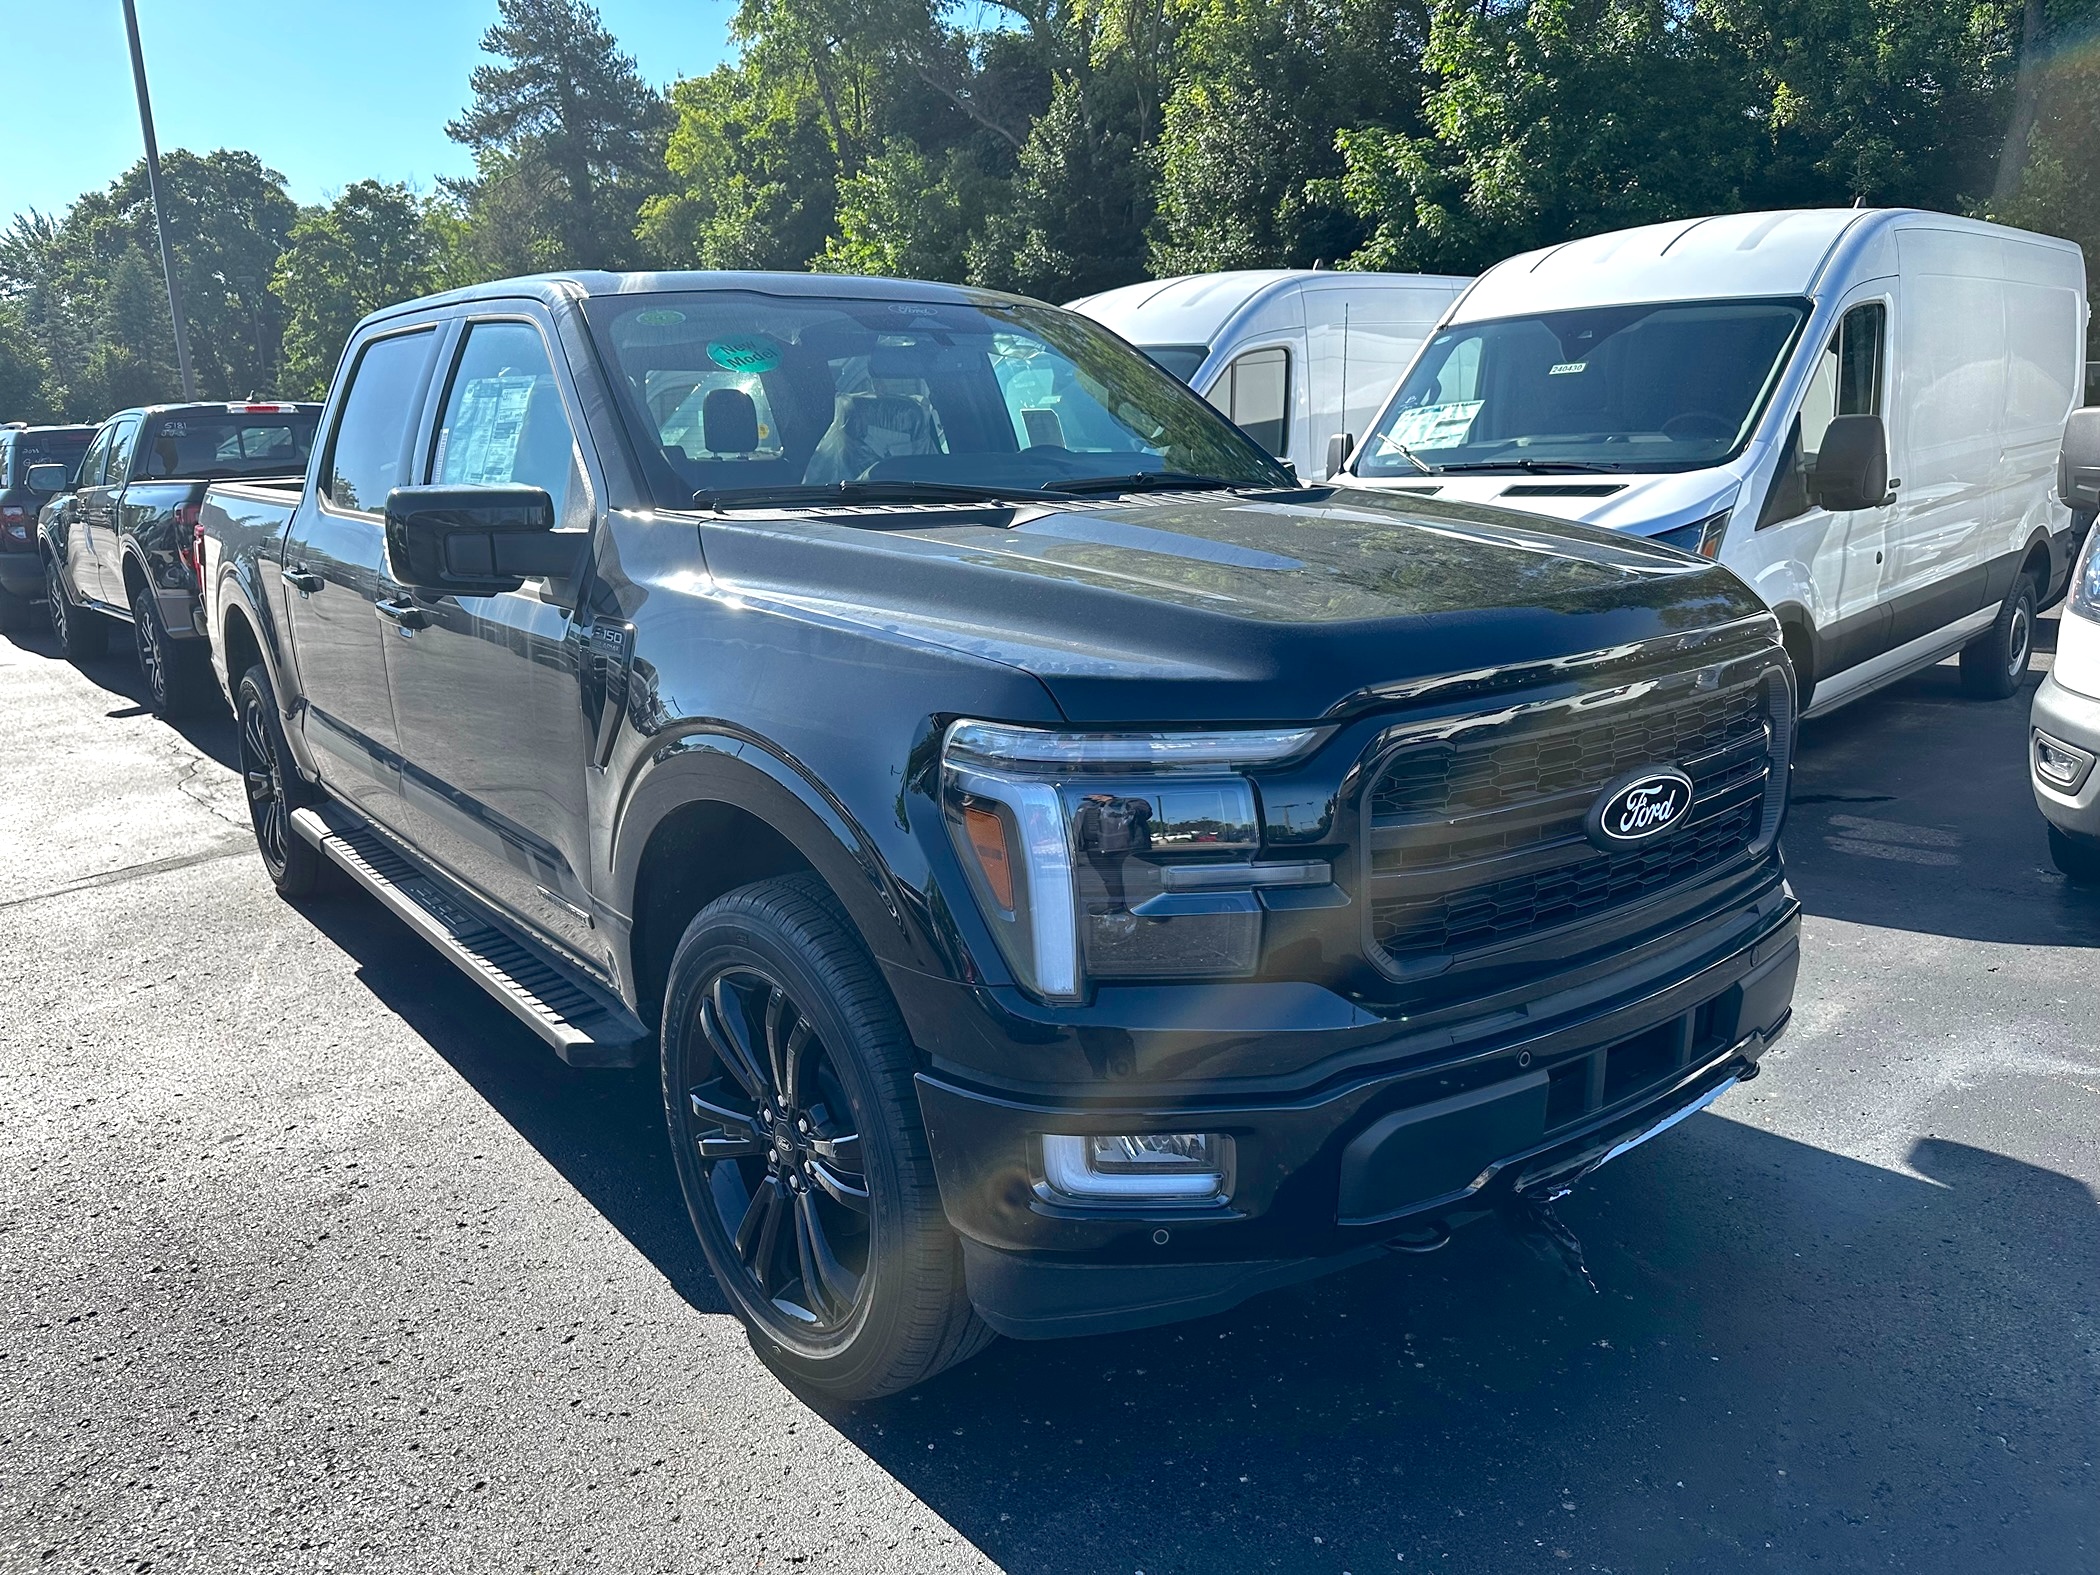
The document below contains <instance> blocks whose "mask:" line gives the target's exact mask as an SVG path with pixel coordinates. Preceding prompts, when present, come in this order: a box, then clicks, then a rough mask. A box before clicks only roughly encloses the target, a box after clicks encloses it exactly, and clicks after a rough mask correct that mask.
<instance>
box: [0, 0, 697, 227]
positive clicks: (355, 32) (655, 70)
mask: <svg viewBox="0 0 2100 1575" xmlns="http://www.w3.org/2000/svg"><path fill="white" fill-rule="evenodd" d="M597 3H598V10H599V13H600V15H602V16H603V17H604V19H605V25H606V26H607V27H608V28H610V29H611V31H612V33H613V35H614V36H615V37H616V38H618V39H619V41H620V47H621V48H622V49H624V50H625V51H626V52H627V53H628V54H630V55H633V56H634V57H635V60H636V62H637V63H638V64H639V65H640V67H641V71H642V75H643V76H644V77H645V78H646V79H648V80H649V81H651V82H653V83H655V84H657V85H658V86H662V85H664V84H666V83H668V82H670V81H672V80H673V79H675V78H678V77H682V76H692V75H695V74H696V73H699V72H703V71H706V70H708V69H709V68H711V67H712V66H714V65H715V64H717V63H718V62H719V61H721V60H723V59H726V58H727V57H728V56H729V54H730V52H731V51H730V45H729V19H730V17H731V16H732V15H734V14H735V10H736V6H735V0H597ZM137 5H138V11H139V32H140V35H141V37H142V38H143V39H144V41H145V48H146V70H147V73H148V75H149V77H150V78H151V81H152V86H153V116H154V123H155V127H156V129H157V130H158V132H159V134H160V145H161V148H162V150H163V151H166V150H167V149H169V148H191V149H194V150H195V151H197V152H200V153H206V152H209V151H211V150H212V149H213V148H221V147H234V148H246V149H248V150H249V151H251V152H253V153H254V154H256V155H257V156H258V157H259V158H261V160H262V161H263V163H264V164H266V165H268V166H269V167H270V168H272V169H275V170H278V171H281V172H282V173H283V175H284V176H285V178H286V180H287V181H288V182H289V183H290V187H291V193H292V196H293V197H294V198H296V199H297V200H298V201H300V202H315V201H318V200H320V199H321V198H322V197H324V196H326V195H328V194H329V193H332V192H336V191H340V190H341V189H342V188H343V187H344V186H347V185H348V184H350V182H352V181H354V180H361V179H364V178H365V177H367V176H371V177H375V178H377V179H380V180H407V181H412V182H414V183H415V184H416V185H418V186H419V187H421V188H423V189H425V190H427V189H429V188H430V187H431V186H432V185H434V184H435V182H436V179H437V177H439V176H441V175H458V174H463V173H465V172H467V171H468V170H469V169H470V168H471V167H472V162H471V160H470V159H469V158H468V157H467V154H466V150H465V149H464V148H461V147H460V146H458V145H457V144H456V143H454V142H452V141H450V140H449V139H447V137H446V136H445V122H446V121H447V120H448V119H450V118H451V117H452V116H453V115H455V114H457V113H458V112H459V111H460V109H461V108H462V107H464V105H465V104H466V101H467V73H468V72H470V71H471V70H473V68H474V66H475V65H476V63H477V62H479V61H480V60H481V59H482V58H483V57H482V55H481V50H480V42H481V35H482V32H483V31H484V30H485V29H486V28H487V27H488V25H489V23H490V22H492V21H494V20H495V16H496V5H495V0H137ZM0 18H4V21H5V38H6V45H5V48H6V53H7V60H8V71H7V90H6V91H5V93H0V148H5V149H7V150H8V153H9V157H7V158H5V159H0V221H4V219H5V217H6V216H7V215H10V214H14V213H18V212H20V211H21V210H22V209H24V208H29V207H35V208H42V209H45V210H46V211H56V210H60V209H63V208H64V207H65V206H66V204H68V203H70V202H71V201H72V200H73V199H74V198H75V197H77V196H79V195H80V193H82V192H83V191H89V190H92V189H93V188H95V187H98V186H104V185H107V184H108V183H109V182H110V181H111V180H113V179H115V178H116V176H118V175H119V174H121V173H122V172H123V170H124V169H125V168H126V167H127V166H129V165H130V164H131V163H132V162H133V161H134V160H136V159H137V158H138V157H139V155H140V152H141V146H140V142H139V121H138V110H137V107H136V105H135V104H134V102H133V99H132V93H131V62H130V58H129V56H128V55H127V54H126V53H125V47H124V13H123V7H122V5H121V4H120V3H119V0H13V3H10V4H8V5H6V6H4V7H0Z"/></svg>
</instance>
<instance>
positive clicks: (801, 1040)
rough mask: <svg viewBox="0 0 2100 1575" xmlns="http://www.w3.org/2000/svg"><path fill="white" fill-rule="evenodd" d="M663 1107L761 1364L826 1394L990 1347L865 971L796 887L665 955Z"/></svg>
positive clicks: (774, 885) (852, 1394)
mask: <svg viewBox="0 0 2100 1575" xmlns="http://www.w3.org/2000/svg"><path fill="white" fill-rule="evenodd" d="M665 997H666V998H665V1002H664V1018H663V1088H664V1107H665V1113H666V1116H667V1118H668V1121H669V1125H670V1131H671V1142H672V1146H673V1150H674V1153H673V1158H674V1161H675V1162H676V1165H677V1169H678V1180H679V1184H680V1186H681V1188H682V1189H683V1191H684V1193H685V1201H686V1208H687V1210H688V1211H689V1212H690V1214H691V1215H692V1220H693V1226H694V1229H695V1230H696V1231H697V1232H698V1233H699V1237H700V1246H701V1249H702V1250H703V1251H704V1252H705V1253H706V1255H707V1261H708V1265H709V1267H710V1268H712V1269H713V1270H714V1274H715V1278H716V1280H717V1281H718V1282H719V1283H720V1285H721V1287H722V1289H723V1291H724V1293H725V1294H726V1295H727V1296H728V1298H729V1300H730V1302H731V1303H732V1305H733V1306H734V1307H735V1308H736V1311H737V1314H738V1316H739V1317H741V1318H742V1319H743V1321H744V1324H745V1326H746V1328H748V1329H749V1330H750V1333H751V1338H752V1341H753V1343H754V1344H755V1345H757V1346H758V1348H759V1350H760V1352H761V1354H762V1355H764V1356H765V1357H766V1358H767V1359H768V1360H769V1361H771V1362H772V1363H773V1364H774V1365H775V1366H777V1367H778V1368H780V1369H781V1370H782V1371H784V1372H785V1373H787V1374H788V1375H789V1376H790V1377H792V1378H794V1379H795V1380H797V1381H798V1382H800V1383H802V1384H804V1385H806V1386H808V1387H809V1388H810V1389H813V1390H817V1391H820V1392H821V1393H823V1394H825V1395H828V1396H830V1397H832V1398H834V1399H841V1400H862V1399H868V1398H870V1397H872V1396H875V1395H882V1394H891V1393H894V1392H895V1391H897V1390H900V1389H905V1388H909V1387H910V1386H911V1385H913V1384H916V1383H919V1382H921V1381H922V1380H924V1379H927V1378H930V1377H932V1376H933V1375H934V1374H935V1373H937V1372H939V1371H941V1370H942V1369H943V1368H945V1367H948V1366H951V1365H953V1364H954V1363H956V1362H959V1361H962V1360H963V1359H964V1358H966V1357H968V1356H970V1355H972V1354H974V1353H975V1352H976V1351H978V1350H979V1349H981V1348H982V1347H983V1346H984V1345H986V1344H987V1343H989V1341H990V1339H991V1332H990V1330H988V1329H987V1328H986V1327H985V1326H984V1324H983V1323H982V1322H980V1321H979V1320H978V1318H977V1315H976V1313H975V1311H974V1310H973V1309H972V1308H971V1306H970V1303H969V1299H968V1297H967V1295H966V1294H965V1292H964V1289H963V1280H962V1250H961V1245H960V1243H959V1242H958V1241H957V1240H956V1238H955V1234H954V1232H952V1231H951V1230H950V1229H949V1228H948V1222H947V1218H946V1216H945V1215H944V1214H943V1213H942V1211H941V1201H940V1193H939V1188H938V1186H937V1184H936V1182H935V1180H934V1173H933V1160H932V1156H931V1155H930V1153H929V1152H928V1149H927V1143H926V1133H925V1129H924V1128H923V1127H922V1126H921V1124H920V1120H919V1108H918V1097H917V1095H916V1093H915V1092H914V1090H913V1086H912V1066H911V1045H910V1041H909V1039H908V1037H907V1036H906V1033H905V1029H904V1023H903V1020H902V1019H901V1018H900V1017H899V1016H898V1013H897V1008H896V1004H895V1003H894V1002H893V1001H892V1000H891V999H890V996H889V991H888V989H887V988H886V987H885V985H884V984H883V981H882V977H881V975H880V974H879V973H878V972H877V971H876V968H875V964H874V962H873V960H872V959H871V958H870V957H869V956H868V953H867V951H866V949H865V948H864V947H863V946H862V945H861V943H860V940H859V938H858V937H857V936H856V935H855V934H854V933H853V930H852V928H851V926H850V924H849V923H848V921H847V919H846V917H845V915H844V914H843V913H842V912H841V911H840V910H839V907H838V905H837V903H836V901H835V900H834V899H833V898H832V896H831V893H830V892H829V890H828V889H827V888H826V887H825V886H824V885H823V883H822V882H821V881H819V880H817V879H816V878H815V877H813V876H808V875H795V876H784V877H780V878H777V879H773V880H765V881H759V882H757V883H756V884H753V885H750V886H745V887H743V888H741V889H740V890H737V891H733V892H731V893H729V894H728V895H727V896H725V897H721V898H718V899H717V900H716V901H714V902H712V903H710V904H708V906H707V907H705V908H704V909H702V910H701V911H700V913H699V915H698V916H697V917H695V918H694V920H693V922H692V923H691V925H689V926H688V927H687V929H686V932H685V937H684V939H683V940H681V941H680V942H679V944H678V951H677V954H676V955H675V956H674V957H673V958H672V961H671V974H670V979H669V981H668V984H667V988H666V992H665Z"/></svg>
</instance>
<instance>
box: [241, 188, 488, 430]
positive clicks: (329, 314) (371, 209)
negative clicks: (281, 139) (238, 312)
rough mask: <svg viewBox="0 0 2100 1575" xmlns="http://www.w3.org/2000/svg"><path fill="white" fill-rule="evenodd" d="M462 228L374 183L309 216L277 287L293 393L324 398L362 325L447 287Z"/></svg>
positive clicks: (425, 203)
mask: <svg viewBox="0 0 2100 1575" xmlns="http://www.w3.org/2000/svg"><path fill="white" fill-rule="evenodd" d="M457 227H458V225H457V221H456V220H454V219H452V217H451V215H450V214H449V213H448V211H447V210H446V209H445V207H444V206H443V205H442V204H440V203H436V202H433V201H432V200H430V199H429V198H425V197H419V196H417V195H416V193H414V192H412V191H410V190H409V189H408V187H407V186H405V185H401V184H395V185H382V184H381V183H380V182H378V181H371V180H361V181H359V182H357V183H356V184H355V185H353V186H351V187H349V188H348V189H346V190H345V191H344V192H343V194H342V195H341V196H340V197H338V198H336V200H335V201H334V202H332V203H329V204H328V205H327V206H325V207H320V208H311V209H308V210H307V211H306V212H305V213H303V214H301V215H300V217H299V222H298V223H296V224H294V225H293V226H292V228H291V233H290V234H289V236H288V237H287V238H286V245H285V249H284V254H283V255H282V256H281V257H279V258H278V259H277V271H276V273H275V275H274V276H273V278H272V281H271V284H272V288H274V289H275V290H276V292H277V295H278V297H279V299H281V300H282V301H283V302H284V305H285V312H286V318H285V330H284V387H285V389H286V390H287V391H289V392H293V393H298V394H302V395H305V396H308V397H313V398H318V397H319V396H320V394H321V393H322V392H323V391H325V390H326V389H327V387H328V379H329V377H330V375H331V374H332V373H333V372H334V371H335V363H336V359H337V357H338V356H340V355H341V354H342V350H343V346H344V344H345V343H346V342H347V341H348V340H349V338H350V330H351V329H353V328H355V327H356V326H357V322H358V319H359V318H361V317H363V316H365V314H366V313H368V312H373V311H377V310H378V309H379V308H380V307H382V306H387V305H390V304H391V303H393V302H395V301H405V300H410V299H412V298H414V297H416V296H418V295H426V294H428V293H429V292H430V291H432V290H434V289H437V288H439V287H440V286H441V285H443V284H445V283H447V282H448V277H447V276H448V273H449V272H451V271H452V270H453V268H454V267H455V266H456V264H455V261H454V258H453V255H452V254H453V251H454V247H455V242H456V230H457Z"/></svg>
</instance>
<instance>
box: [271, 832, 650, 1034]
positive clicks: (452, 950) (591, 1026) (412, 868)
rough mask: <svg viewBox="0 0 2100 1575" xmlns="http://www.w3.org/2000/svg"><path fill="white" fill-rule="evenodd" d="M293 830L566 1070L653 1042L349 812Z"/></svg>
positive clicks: (537, 948) (548, 955) (626, 1016)
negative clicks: (525, 1029) (537, 1040)
mask: <svg viewBox="0 0 2100 1575" xmlns="http://www.w3.org/2000/svg"><path fill="white" fill-rule="evenodd" d="M292 830H293V831H294V832H296V833H297V834H298V835H299V836H300V837H302V838H304V839H305V840H306V841H308V842H310V843H312V844H313V845H314V847H315V848H316V849H318V850H319V851H320V853H321V855H322V856H323V857H324V858H326V859H328V860H329V861H330V862H331V863H333V864H335V865H336V866H338V867H339V868H340V869H341V870H342V871H343V872H344V873H345V874H347V875H348V876H349V877H350V878H351V879H352V880H354V881H356V882H357V883H358V885H360V886H362V887H364V888H365V890H366V891H369V892H370V893H371V894H372V895H373V896H375V897H377V898H378V899H379V900H380V901H381V902H383V903H385V904H386V905H387V906H388V907H389V908H391V909H393V911H394V912H395V913H396V914H398V915H399V916H400V917H401V918H402V919H404V920H406V921H407V922H408V925H409V927H410V928H411V929H413V930H415V931H416V932H417V933H418V934H420V935H421V936H422V937H423V938H424V939H425V940H426V941H428V942H430V944H431V945H433V946H435V947H436V948H437V949H438V950H439V951H440V952H442V953H443V954H444V955H445V956H446V957H448V958H450V959H451V960H452V962H453V963H454V964H455V965H456V966H457V967H458V968H459V970H460V971H461V972H462V973H464V974H465V975H466V976H467V977H468V978H470V979H472V980H473V981H474V982H475V983H476V984H478V985H480V986H481V987H482V988H483V989H484V990H486V991H488V993H489V994H490V995H493V996H494V997H495V998H496V999H497V1000H499V1001H501V1002H502V1003H503V1004H504V1005H505V1006H506V1007H508V1008H509V1009H510V1012H511V1015H512V1016H514V1017H516V1018H517V1019H518V1020H519V1021H520V1022H522V1023H523V1024H525V1026H526V1027H528V1028H530V1029H531V1030H532V1031H533V1032H534V1033H536V1034H538V1035H539V1036H540V1037H541V1038H542V1039H544V1040H546V1041H547V1043H548V1044H549V1045H551V1046H552V1047H553V1049H554V1053H555V1054H556V1055H558V1056H560V1057H561V1058H562V1059H563V1060H564V1061H566V1062H568V1063H569V1064H570V1065H571V1066H594V1067H595V1066H637V1065H639V1064H641V1062H642V1061H643V1060H645V1059H646V1058H647V1056H648V1054H649V1052H650V1050H651V1040H652V1038H653V1037H654V1036H653V1035H651V1033H650V1032H649V1030H648V1028H647V1027H646V1026H645V1025H644V1024H643V1022H642V1020H641V1019H640V1018H639V1017H637V1016H635V1015H634V1013H633V1012H631V1011H629V1010H628V1009H627V1005H626V1003H625V1002H623V1001H621V1000H620V999H619V998H618V997H617V996H615V995H614V994H613V993H612V992H611V991H609V990H607V989H606V988H605V987H604V986H603V985H601V984H598V983H597V982H596V981H594V980H592V979H589V978H587V977H585V976H584V975H583V973H582V972H581V971H580V970H578V969H577V968H575V967H573V966H571V965H569V964H568V963H566V962H564V961H562V960H561V959H560V958H559V957H558V956H556V955H555V954H554V953H553V952H551V951H550V950H548V948H546V947H545V946H542V945H540V944H538V943H537V942H534V941H531V940H528V939H527V938H526V937H524V936H523V935H521V934H519V933H518V932H517V931H516V930H515V929H513V928H512V927H511V926H510V925H509V924H506V923H505V922H504V921H503V920H501V919H499V918H497V917H496V916H495V914H494V913H492V912H490V911H489V909H488V906H487V904H485V903H483V902H482V901H481V900H480V899H479V898H477V897H474V896H472V895H470V894H469V893H467V892H464V891H462V890H461V889H460V888H459V887H458V886H456V885H455V884H454V883H453V882H451V881H449V880H446V879H445V878H444V877H442V876H440V875H437V874H435V873H433V872H432V871H430V870H428V869H426V868H424V866H423V865H422V864H420V863H418V862H417V861H416V860H415V859H414V858H412V857H411V856H410V855H409V854H408V853H406V852H405V851H404V850H403V849H402V848H401V847H400V846H398V845H397V844H396V843H395V842H394V841H393V840H392V839H391V838H389V837H387V836H386V835H384V834H383V833H381V832H380V831H378V830H376V829H375V828H374V827H373V826H372V825H371V823H370V822H369V821H366V820H365V819H364V818H363V817H362V816H360V815H358V814H357V813H356V812H355V811H353V810H348V809H345V808H343V807H342V806H340V805H336V804H329V805H326V806H323V807H320V808H309V809H298V810H294V811H293V812H292Z"/></svg>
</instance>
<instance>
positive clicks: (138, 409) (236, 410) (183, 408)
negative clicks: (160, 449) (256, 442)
mask: <svg viewBox="0 0 2100 1575" xmlns="http://www.w3.org/2000/svg"><path fill="white" fill-rule="evenodd" d="M320 408H321V407H320V405H319V404H318V403H317V402H316V401H314V400H310V399H194V400H191V401H189V402H188V403H187V404H175V405H130V406H127V407H126V408H124V409H122V410H112V411H111V412H110V413H109V414H108V415H106V416H104V417H103V418H102V424H103V425H104V426H107V425H108V424H109V423H110V422H112V421H114V420H116V419H117V417H119V416H171V415H185V414H204V413H206V412H209V413H210V414H212V415H215V416H223V415H228V414H231V415H237V416H240V415H268V414H271V413H272V412H278V411H293V410H311V411H319V410H320Z"/></svg>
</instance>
